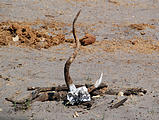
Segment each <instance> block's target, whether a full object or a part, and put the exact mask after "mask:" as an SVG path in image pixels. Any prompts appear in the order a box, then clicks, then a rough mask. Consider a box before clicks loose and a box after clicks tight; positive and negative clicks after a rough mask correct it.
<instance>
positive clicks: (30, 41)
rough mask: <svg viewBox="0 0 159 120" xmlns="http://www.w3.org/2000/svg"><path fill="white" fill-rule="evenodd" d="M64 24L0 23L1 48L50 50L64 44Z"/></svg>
mask: <svg viewBox="0 0 159 120" xmlns="http://www.w3.org/2000/svg"><path fill="white" fill-rule="evenodd" d="M61 25H62V24H60V23H57V22H51V23H46V22H43V21H36V22H33V23H29V22H11V21H8V22H2V23H0V46H7V45H15V46H21V47H22V46H25V47H31V48H36V49H41V48H45V49H47V48H49V47H51V46H54V45H58V44H60V43H63V42H64V40H65V36H64V34H63V33H62V32H61V28H60V26H61Z"/></svg>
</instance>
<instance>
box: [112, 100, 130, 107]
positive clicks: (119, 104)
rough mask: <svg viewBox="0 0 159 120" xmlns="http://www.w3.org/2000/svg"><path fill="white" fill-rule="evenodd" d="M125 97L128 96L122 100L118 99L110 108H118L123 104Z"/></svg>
mask: <svg viewBox="0 0 159 120" xmlns="http://www.w3.org/2000/svg"><path fill="white" fill-rule="evenodd" d="M127 99H128V98H124V99H122V100H121V101H119V102H118V103H116V104H114V105H113V106H111V109H114V108H118V107H119V106H121V105H123V103H124V102H126V101H127Z"/></svg>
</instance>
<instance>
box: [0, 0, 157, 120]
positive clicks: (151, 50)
mask: <svg viewBox="0 0 159 120" xmlns="http://www.w3.org/2000/svg"><path fill="white" fill-rule="evenodd" d="M79 9H82V12H81V15H80V16H79V19H78V21H77V24H76V29H77V34H78V36H79V38H82V37H83V36H84V34H85V33H91V34H93V35H95V36H96V42H95V43H94V44H92V45H88V46H81V51H80V53H79V55H78V56H77V59H76V60H75V62H74V63H73V64H72V66H71V75H72V78H73V80H74V82H75V83H78V84H85V83H93V82H95V80H96V79H98V77H99V76H100V73H101V72H103V73H104V78H103V82H105V83H107V84H108V85H109V86H110V87H114V88H116V87H117V88H130V87H143V88H144V89H147V91H148V93H147V94H146V95H144V96H132V97H130V98H129V99H128V101H126V102H125V104H124V106H121V107H119V108H117V109H109V108H108V106H109V103H110V102H111V101H112V100H115V99H116V98H117V96H111V95H105V96H103V97H100V98H99V99H97V100H96V103H95V104H96V105H97V107H94V108H93V109H91V110H85V109H82V108H77V107H69V108H68V107H65V106H64V105H63V104H62V102H55V101H47V102H35V103H33V104H32V106H31V108H30V109H28V110H26V111H17V112H15V111H14V110H13V108H14V107H12V104H11V103H9V102H8V101H6V100H5V98H6V97H15V98H16V99H20V98H22V97H24V96H25V95H27V94H28V92H27V90H26V89H27V87H29V86H42V87H45V86H46V87H47V86H50V87H51V86H55V85H62V84H64V76H63V67H64V64H65V61H66V60H67V58H68V57H69V56H70V55H71V54H72V51H73V47H74V44H73V43H70V42H71V40H72V39H73V37H72V33H71V29H72V27H71V24H72V20H73V18H74V16H75V14H76V13H77V12H78V10H79ZM0 21H1V23H0V63H1V64H0V96H1V99H0V120H1V119H2V120H33V119H34V120H58V119H61V120H71V119H77V120H78V119H79V120H81V119H82V120H103V119H105V120H106V119H108V120H117V119H121V120H129V119H130V120H136V119H139V120H150V119H152V120H158V119H159V89H158V88H159V84H158V83H159V1H158V0H140V1H139V0H40V1H33V0H27V1H26V0H20V1H19V0H9V1H8V0H1V1H0ZM16 36H18V39H17V38H16ZM119 99H121V98H119ZM75 112H77V113H78V115H79V116H78V117H76V118H74V117H73V115H74V114H75Z"/></svg>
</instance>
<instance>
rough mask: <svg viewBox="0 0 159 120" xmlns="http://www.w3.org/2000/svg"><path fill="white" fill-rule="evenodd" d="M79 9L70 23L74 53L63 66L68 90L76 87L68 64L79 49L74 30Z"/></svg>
mask: <svg viewBox="0 0 159 120" xmlns="http://www.w3.org/2000/svg"><path fill="white" fill-rule="evenodd" d="M80 12H81V10H80V11H79V12H78V13H77V15H76V16H75V18H74V20H73V24H72V32H73V37H74V39H75V43H76V48H75V50H74V53H73V54H72V55H71V56H70V57H69V59H68V60H67V61H66V63H65V67H64V77H65V82H66V85H67V87H68V89H69V90H70V91H72V89H76V87H75V85H74V84H73V81H72V78H71V76H70V73H69V69H70V65H71V63H72V62H73V61H74V59H75V58H76V56H77V53H78V51H79V47H80V42H79V39H78V38H77V36H76V32H75V22H76V20H77V18H78V16H79V14H80Z"/></svg>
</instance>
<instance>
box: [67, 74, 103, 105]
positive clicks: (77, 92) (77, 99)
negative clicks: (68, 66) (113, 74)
mask: <svg viewBox="0 0 159 120" xmlns="http://www.w3.org/2000/svg"><path fill="white" fill-rule="evenodd" d="M102 77H103V73H101V76H100V78H99V79H98V80H97V81H96V82H95V84H94V87H95V88H97V87H99V86H100V84H101V82H102ZM69 90H70V91H69V92H68V94H67V100H68V101H69V103H70V104H72V105H74V104H79V103H81V102H87V101H91V96H90V94H89V92H88V89H87V88H86V86H82V87H79V88H76V86H75V85H74V84H70V85H69Z"/></svg>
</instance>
